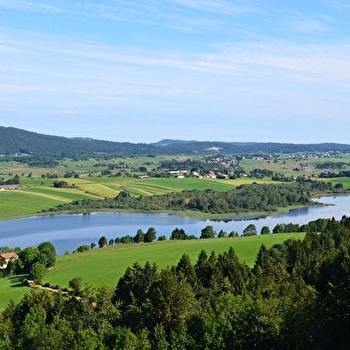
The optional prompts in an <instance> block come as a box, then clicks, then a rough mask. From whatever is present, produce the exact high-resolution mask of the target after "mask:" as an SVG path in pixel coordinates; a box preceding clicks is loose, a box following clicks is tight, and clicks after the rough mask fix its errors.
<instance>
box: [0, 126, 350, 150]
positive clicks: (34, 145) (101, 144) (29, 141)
mask: <svg viewBox="0 0 350 350" xmlns="http://www.w3.org/2000/svg"><path fill="white" fill-rule="evenodd" d="M117 136H118V134H117V131H116V137H117ZM0 140H1V142H0V154H5V155H13V154H15V153H27V154H31V155H40V156H43V155H45V156H53V157H82V156H87V155H93V154H97V153H100V154H101V153H105V154H110V155H119V156H123V155H142V154H148V155H150V154H152V155H156V154H194V153H201V154H205V153H213V152H220V153H235V154H241V155H244V154H248V153H249V154H252V153H256V154H260V153H279V152H282V153H294V152H329V151H333V152H337V151H339V152H350V145H345V144H336V143H321V144H290V143H259V142H256V143H255V142H214V141H181V140H163V141H160V142H157V143H153V144H145V143H129V142H111V141H102V140H94V139H90V138H66V137H59V136H51V135H44V134H39V133H35V132H30V131H26V130H21V129H17V128H12V127H1V126H0Z"/></svg>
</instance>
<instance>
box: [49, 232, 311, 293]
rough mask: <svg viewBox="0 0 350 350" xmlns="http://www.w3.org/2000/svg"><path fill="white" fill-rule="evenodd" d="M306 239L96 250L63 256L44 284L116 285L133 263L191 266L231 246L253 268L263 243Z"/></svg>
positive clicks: (276, 236)
mask: <svg viewBox="0 0 350 350" xmlns="http://www.w3.org/2000/svg"><path fill="white" fill-rule="evenodd" d="M290 237H296V238H303V237H304V235H303V234H298V233H294V234H271V235H266V236H260V235H258V236H252V237H240V238H222V239H217V238H216V239H207V240H206V239H205V240H189V241H165V242H153V243H148V244H146V243H141V244H127V245H120V246H112V247H105V248H103V249H94V250H92V251H88V252H84V253H75V254H70V255H64V256H61V257H59V258H58V260H57V263H56V266H55V268H54V269H53V270H52V271H50V272H49V273H48V274H47V275H46V276H45V277H44V282H49V283H50V284H53V285H56V284H58V285H60V286H62V287H67V286H68V282H69V280H70V279H72V278H74V277H81V278H82V279H83V282H88V283H90V284H92V285H94V286H100V285H102V284H108V285H114V284H115V283H116V282H117V280H118V279H119V278H120V277H121V276H122V275H123V273H124V272H125V270H126V268H127V267H128V266H130V265H132V264H133V263H134V262H138V263H140V264H141V265H143V264H144V263H145V262H146V261H150V262H152V263H153V262H155V263H156V264H157V266H158V267H159V268H165V267H166V266H171V265H174V264H177V262H178V261H179V260H180V258H181V256H182V254H184V253H186V254H188V255H189V256H190V258H191V261H192V263H194V262H195V261H196V259H197V257H198V254H199V252H200V251H201V250H202V249H204V250H205V251H207V252H208V253H210V252H211V251H214V252H215V253H217V254H218V253H220V252H223V251H226V250H228V249H229V248H230V247H231V246H232V247H233V248H234V249H235V251H236V254H237V256H238V257H239V259H240V260H241V261H245V262H246V263H247V264H248V265H249V266H253V265H254V261H255V258H256V254H257V252H258V250H259V248H260V246H261V244H262V243H264V244H265V245H266V246H267V247H271V246H272V245H274V244H277V243H281V242H282V241H284V240H286V239H288V238H290Z"/></svg>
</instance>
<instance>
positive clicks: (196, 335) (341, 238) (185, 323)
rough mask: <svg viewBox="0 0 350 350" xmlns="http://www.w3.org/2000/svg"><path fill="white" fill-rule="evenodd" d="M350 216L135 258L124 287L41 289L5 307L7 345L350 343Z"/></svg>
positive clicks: (0, 336)
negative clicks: (294, 235)
mask: <svg viewBox="0 0 350 350" xmlns="http://www.w3.org/2000/svg"><path fill="white" fill-rule="evenodd" d="M349 248H350V218H349V217H346V216H344V217H343V218H342V219H341V220H340V221H337V220H335V219H327V220H326V224H325V226H324V228H323V230H322V232H320V233H315V232H308V233H307V234H306V236H305V238H304V239H303V240H298V239H288V240H286V241H285V242H284V243H281V244H278V245H275V246H273V247H271V248H270V249H267V248H266V247H265V246H264V245H262V246H261V248H260V250H259V252H258V254H257V257H256V260H255V264H254V266H253V267H252V268H250V267H248V266H247V265H245V264H244V263H242V262H241V261H239V259H238V258H237V256H236V254H235V251H234V249H233V248H229V249H228V250H227V251H226V252H223V253H220V254H215V253H214V252H211V253H207V252H206V251H201V252H200V254H199V255H198V258H197V260H196V261H195V262H192V261H190V259H189V257H188V256H187V255H186V254H184V255H183V256H182V257H181V259H180V260H179V262H178V263H177V264H176V265H174V266H170V267H167V268H165V269H161V270H160V269H159V268H158V267H157V266H156V265H155V264H151V263H150V262H147V263H146V264H145V265H143V266H141V265H140V264H138V263H134V264H132V265H131V266H130V267H128V268H127V269H126V271H125V273H124V275H123V276H122V277H121V278H120V279H119V280H118V281H117V284H116V287H115V288H108V287H105V286H103V287H100V288H97V289H94V288H92V287H91V286H89V285H87V284H85V285H83V284H82V283H81V281H80V280H79V279H75V280H74V279H73V280H72V281H71V282H70V286H71V287H72V288H74V291H75V297H64V296H63V294H62V293H54V294H52V293H49V292H47V291H43V292H37V291H31V292H29V293H27V294H26V295H25V296H24V298H23V299H22V301H21V302H20V303H19V304H17V305H14V304H13V303H10V304H9V305H8V307H7V308H6V310H4V311H3V312H2V313H1V314H0V322H1V325H2V327H1V328H0V348H1V349H4V350H6V349H15V350H16V349H34V348H35V349H38V350H41V349H53V350H54V349H100V350H104V349H159V350H160V349H194V350H196V349H252V348H256V349H330V348H336V349H347V348H348V334H349V330H350V316H349V315H350V288H349V283H350V257H349V253H348V252H349Z"/></svg>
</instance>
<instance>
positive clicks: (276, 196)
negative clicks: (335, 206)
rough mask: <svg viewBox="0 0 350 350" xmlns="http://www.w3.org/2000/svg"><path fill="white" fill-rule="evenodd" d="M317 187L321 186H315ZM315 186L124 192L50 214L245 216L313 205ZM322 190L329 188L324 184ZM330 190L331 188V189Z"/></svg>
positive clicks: (87, 200) (66, 205) (74, 204)
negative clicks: (134, 212) (125, 212)
mask: <svg viewBox="0 0 350 350" xmlns="http://www.w3.org/2000/svg"><path fill="white" fill-rule="evenodd" d="M315 183H316V184H317V182H315ZM315 183H310V184H309V183H306V184H303V185H302V184H293V185H283V184H281V185H258V184H251V185H241V186H238V187H237V188H236V189H234V190H230V191H227V192H218V191H214V190H210V189H207V190H205V191H199V190H185V191H182V192H177V193H167V194H163V195H153V196H138V197H135V196H131V195H130V193H129V192H127V191H122V192H120V193H119V194H118V195H117V196H116V197H115V198H105V199H104V200H92V199H82V200H75V201H73V202H71V203H70V204H61V205H59V206H57V207H56V208H52V209H51V210H50V211H55V210H61V211H62V210H65V211H75V212H77V211H78V212H79V211H84V210H100V209H128V210H130V209H133V210H142V211H152V210H153V211H156V210H176V211H181V210H193V211H200V212H204V213H244V212H248V211H250V212H254V211H259V212H261V211H274V210H277V209H278V208H281V207H288V206H292V205H312V204H313V202H312V201H311V196H310V191H311V190H312V189H313V186H315V185H314V184H315ZM320 184H321V185H322V188H323V186H324V185H325V184H324V183H321V182H320ZM327 189H328V188H327Z"/></svg>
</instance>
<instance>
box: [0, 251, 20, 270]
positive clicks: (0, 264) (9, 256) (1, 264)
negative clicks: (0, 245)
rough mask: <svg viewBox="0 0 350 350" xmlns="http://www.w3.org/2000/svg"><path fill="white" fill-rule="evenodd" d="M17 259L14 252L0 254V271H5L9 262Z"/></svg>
mask: <svg viewBox="0 0 350 350" xmlns="http://www.w3.org/2000/svg"><path fill="white" fill-rule="evenodd" d="M16 259H18V255H17V254H16V253H14V252H10V253H0V269H2V270H3V269H6V267H7V265H8V263H9V261H10V260H16Z"/></svg>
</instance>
